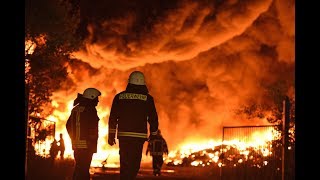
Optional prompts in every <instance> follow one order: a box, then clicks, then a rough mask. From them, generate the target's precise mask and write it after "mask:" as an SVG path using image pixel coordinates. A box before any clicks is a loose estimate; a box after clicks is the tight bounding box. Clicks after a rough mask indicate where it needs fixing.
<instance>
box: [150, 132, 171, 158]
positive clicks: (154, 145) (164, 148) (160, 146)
mask: <svg viewBox="0 0 320 180" xmlns="http://www.w3.org/2000/svg"><path fill="white" fill-rule="evenodd" d="M148 152H150V155H151V156H154V155H157V156H162V155H163V154H164V153H165V154H168V145H167V142H166V140H165V139H164V138H163V137H162V136H160V135H157V136H156V138H155V139H153V140H150V141H149V142H148V147H147V151H146V155H148Z"/></svg>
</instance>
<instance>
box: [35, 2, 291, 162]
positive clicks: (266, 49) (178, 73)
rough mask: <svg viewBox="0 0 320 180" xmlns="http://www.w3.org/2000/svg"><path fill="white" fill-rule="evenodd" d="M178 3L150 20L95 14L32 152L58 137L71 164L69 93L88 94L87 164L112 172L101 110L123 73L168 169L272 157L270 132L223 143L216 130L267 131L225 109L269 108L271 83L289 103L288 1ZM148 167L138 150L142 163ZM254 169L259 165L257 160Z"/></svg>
mask: <svg viewBox="0 0 320 180" xmlns="http://www.w3.org/2000/svg"><path fill="white" fill-rule="evenodd" d="M106 2H107V1H106ZM183 2H184V1H181V3H182V4H179V5H177V6H172V7H168V8H166V9H156V10H159V11H160V10H163V12H161V13H159V15H161V16H159V17H157V16H156V15H154V17H153V16H152V17H153V18H152V17H144V16H145V15H148V16H149V15H150V14H148V13H145V14H144V15H140V16H139V15H138V14H135V12H133V11H129V10H128V9H125V7H124V8H123V9H122V8H119V10H123V14H122V13H119V14H121V17H119V16H112V15H111V14H107V13H108V12H106V11H104V12H103V13H102V15H101V17H103V15H104V14H106V16H107V18H109V19H106V21H103V22H102V23H101V24H100V25H97V24H95V23H92V24H90V23H89V25H88V27H87V28H88V30H89V32H88V33H89V37H88V41H87V42H86V45H85V48H84V49H81V50H80V51H78V52H74V57H75V58H76V60H73V61H72V63H71V62H68V73H69V74H68V79H67V80H66V82H65V83H64V84H62V85H61V89H60V90H59V91H56V92H54V93H53V96H52V100H53V101H52V104H51V106H50V108H48V109H51V107H54V111H53V112H52V113H51V115H50V116H48V117H43V118H44V119H47V120H49V121H50V122H55V125H56V126H55V127H56V128H55V134H54V137H48V138H47V139H46V140H45V141H44V142H43V143H41V144H37V143H36V144H35V149H36V153H37V154H39V155H41V156H48V151H49V148H50V143H51V142H52V140H53V138H56V139H57V140H59V134H60V133H62V134H63V137H64V140H65V147H66V150H65V154H64V156H65V158H71V159H72V158H73V152H72V149H71V143H70V138H69V136H68V134H67V132H66V129H65V124H66V121H67V119H68V117H69V114H70V112H71V108H72V104H73V100H74V99H75V98H76V95H77V93H82V92H83V90H84V89H85V88H87V87H96V88H97V89H99V90H101V92H102V95H101V97H100V102H99V104H98V106H97V110H98V115H99V117H100V123H99V139H98V152H97V153H96V154H94V156H93V160H92V163H91V166H92V167H101V166H103V165H104V164H105V165H106V166H109V167H118V166H119V153H118V148H117V145H116V146H115V147H110V146H109V145H108V144H107V143H106V142H107V134H108V118H109V113H110V105H111V103H112V98H113V97H114V95H115V94H116V93H119V92H120V91H122V90H124V89H125V87H126V83H127V77H128V75H129V73H130V72H131V71H133V70H141V71H143V72H144V74H145V76H146V82H147V86H148V88H149V91H150V94H151V95H153V96H154V98H155V103H156V107H157V111H158V115H159V122H160V129H161V130H162V133H163V135H164V137H165V138H166V139H167V142H168V146H169V152H170V153H169V155H168V156H167V157H165V162H166V164H167V165H177V166H180V165H185V164H186V161H187V164H188V165H191V166H207V165H218V166H224V165H226V164H227V162H232V164H233V165H237V164H241V163H243V162H244V161H246V160H251V159H255V158H256V159H258V158H260V159H261V157H260V156H262V157H268V156H271V155H272V154H271V152H272V151H271V150H272V148H273V147H272V145H271V144H270V141H272V140H275V139H277V138H278V136H279V135H278V134H277V133H276V132H275V131H273V130H272V129H268V130H267V131H257V132H254V133H252V134H247V135H249V137H250V138H249V139H247V140H245V141H243V140H241V139H238V138H239V136H234V137H233V139H230V138H229V139H228V140H223V139H222V138H221V137H222V134H223V133H222V129H223V127H225V126H229V125H232V126H241V125H263V124H269V122H268V121H267V118H265V117H263V118H253V119H250V120H248V119H246V118H243V117H240V116H235V115H234V110H235V109H237V108H239V107H240V106H241V105H243V104H247V103H251V102H254V103H257V104H258V103H260V104H262V105H270V104H271V103H270V102H271V101H272V97H270V96H267V93H266V91H268V90H270V89H271V90H274V89H275V87H277V86H276V85H277V83H279V84H280V85H279V86H280V87H281V88H282V89H281V90H282V91H283V92H282V91H281V92H282V93H283V94H288V95H289V96H291V97H293V96H294V89H295V87H294V72H295V69H294V68H295V64H294V62H295V49H294V44H295V43H294V40H295V32H294V19H295V18H294V1H272V0H258V1H221V3H220V4H218V3H217V4H216V3H212V2H210V1H205V2H203V3H200V2H192V3H187V4H184V3H183ZM206 3H208V4H206ZM91 4H93V3H90V4H88V6H89V5H91ZM141 7H144V6H141ZM127 8H128V7H127ZM145 9H147V8H145ZM156 10H155V11H154V12H153V11H152V13H157V11H156ZM148 12H149V11H148ZM97 13H98V12H97ZM110 13H111V11H110ZM137 13H138V12H137ZM139 18H141V19H139ZM146 19H147V20H148V23H147V22H145V20H146ZM139 23H147V25H145V26H143V27H142V26H141V27H140V26H139V25H140V24H139ZM29 49H30V51H31V50H32V48H29ZM282 82H283V83H282ZM275 84H276V85H275ZM267 88H269V89H267ZM272 92H273V91H272ZM274 92H278V91H274ZM271 94H272V93H271ZM272 95H273V94H272ZM262 113H264V114H265V115H267V114H268V113H270V112H262ZM231 151H233V152H235V151H236V152H237V153H236V154H237V156H234V155H231V153H229V152H231ZM255 155H258V156H259V157H255ZM262 159H263V158H262ZM150 160H151V158H150V157H149V156H145V155H144V153H143V157H142V162H149V161H150ZM263 164H268V161H267V160H265V159H263V161H262V165H263ZM259 165H261V164H259Z"/></svg>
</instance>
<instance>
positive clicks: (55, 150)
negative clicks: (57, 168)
mask: <svg viewBox="0 0 320 180" xmlns="http://www.w3.org/2000/svg"><path fill="white" fill-rule="evenodd" d="M58 152H59V146H58V144H57V140H56V139H54V140H53V141H52V143H51V146H50V150H49V153H50V161H51V165H53V164H54V159H55V158H56V157H57V155H58Z"/></svg>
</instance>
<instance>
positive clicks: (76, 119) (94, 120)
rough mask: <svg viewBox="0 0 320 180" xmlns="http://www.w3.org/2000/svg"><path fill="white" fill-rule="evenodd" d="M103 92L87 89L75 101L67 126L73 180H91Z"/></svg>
mask: <svg viewBox="0 0 320 180" xmlns="http://www.w3.org/2000/svg"><path fill="white" fill-rule="evenodd" d="M100 95H101V92H100V91H99V90H97V89H95V88H87V89H86V90H85V91H84V92H83V94H79V93H78V96H77V99H76V100H75V101H74V102H75V104H74V107H73V109H72V111H71V115H70V116H69V119H68V121H67V124H66V128H67V132H68V134H69V136H70V139H71V143H72V149H73V153H74V154H73V155H74V160H75V168H74V172H73V180H80V179H81V180H89V179H90V173H89V169H90V164H91V161H92V155H93V153H96V152H97V144H98V123H99V120H100V119H99V117H98V113H97V110H96V106H97V105H98V102H99V99H98V97H99V96H100Z"/></svg>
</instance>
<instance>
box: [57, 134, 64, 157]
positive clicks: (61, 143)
mask: <svg viewBox="0 0 320 180" xmlns="http://www.w3.org/2000/svg"><path fill="white" fill-rule="evenodd" d="M58 142H59V151H60V159H61V160H63V158H64V157H63V156H64V150H65V146H64V139H63V135H62V133H60V140H59V141H58Z"/></svg>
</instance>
